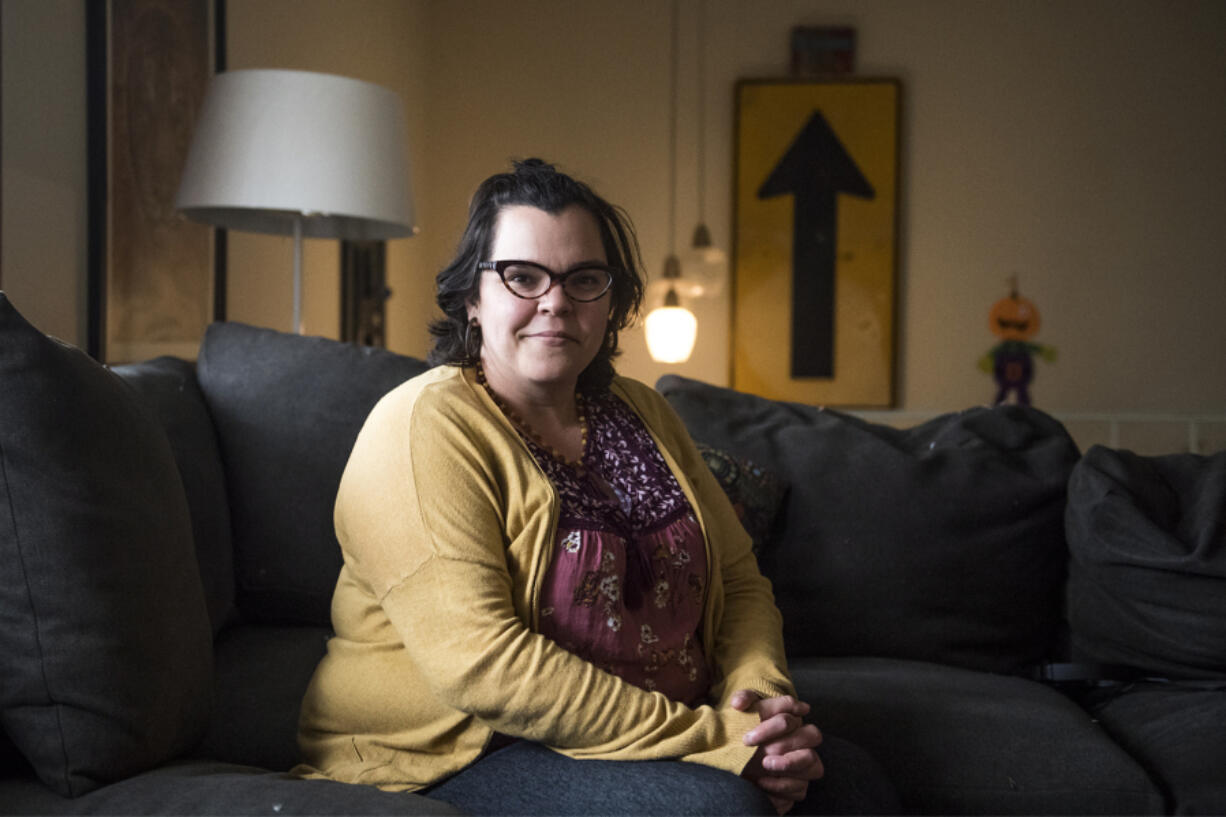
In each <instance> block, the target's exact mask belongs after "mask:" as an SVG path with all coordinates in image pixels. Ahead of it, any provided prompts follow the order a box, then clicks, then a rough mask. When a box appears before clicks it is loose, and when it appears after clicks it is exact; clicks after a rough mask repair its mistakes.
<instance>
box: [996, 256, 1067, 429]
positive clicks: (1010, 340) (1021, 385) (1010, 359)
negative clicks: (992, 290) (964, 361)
mask: <svg viewBox="0 0 1226 817" xmlns="http://www.w3.org/2000/svg"><path fill="white" fill-rule="evenodd" d="M1009 282H1010V289H1011V291H1010V293H1009V297H1007V298H1001V299H1000V300H999V301H997V302H996V303H994V304H993V305H992V310H991V312H989V313H988V323H989V325H990V326H991V329H992V334H994V335H996V336H997V337H998V338H1000V343H998V344H996V345H995V346H993V347H992V349H991V351H989V352H988V353H987V354H986V355H984V356H983V357H982V358H980V360H979V368H981V369H983V370H984V371H985V372H989V373H990V374H991V375H992V376H993V377H994V378H995V379H996V385H997V391H996V399H995V401H993V405H997V406H999V405H1000V404H1001V403H1003V402H1005V399H1006V398H1007V397H1008V396H1009V392H1011V391H1012V392H1014V393H1015V394H1016V395H1017V402H1019V403H1022V404H1024V405H1027V406H1028V405H1030V381H1031V379H1032V378H1033V377H1034V362H1033V359H1032V356H1033V355H1036V354H1037V355H1039V356H1040V357H1042V358H1043V359H1044V360H1046V361H1048V362H1050V361H1053V360H1055V359H1056V350H1055V349H1054V348H1053V347H1051V346H1043V345H1041V344H1038V343H1032V342H1031V338H1033V337H1034V336H1035V335H1036V334H1037V333H1038V331H1039V309H1038V307H1036V306H1035V305H1034V303H1033V302H1032V301H1031V300H1030V299H1028V298H1023V297H1022V296H1020V295H1018V294H1017V278H1016V277H1013V278H1010V279H1009Z"/></svg>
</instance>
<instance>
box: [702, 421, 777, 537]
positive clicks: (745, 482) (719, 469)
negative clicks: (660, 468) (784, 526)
mask: <svg viewBox="0 0 1226 817" xmlns="http://www.w3.org/2000/svg"><path fill="white" fill-rule="evenodd" d="M697 445H698V453H700V454H702V458H703V460H704V461H705V462H706V463H707V467H708V468H710V469H711V473H712V474H714V475H715V479H716V480H717V481H718V482H719V484H720V487H721V488H723V489H724V493H725V494H727V495H728V499H729V501H731V502H732V507H733V509H734V510H735V511H736V515H737V518H739V519H740V520H741V524H742V525H744V526H745V530H746V531H748V533H749V536H750V538H751V539H753V551H754V553H761V552H762V550H763V549H764V548H765V547H766V545H767V544H768V543H769V542H770V537H771V531H772V530H773V529H774V527H775V519H776V517H777V516H778V515H779V509H780V508H781V507H782V506H783V500H784V497H786V496H787V492H788V486H787V484H786V483H784V482H783V480H781V479H780V478H779V477H778V476H776V475H775V474H774V473H772V472H771V471H768V470H767V469H765V468H763V467H762V466H760V465H758V464H756V463H754V462H751V461H749V460H746V459H742V458H740V457H737V456H734V455H732V454H729V453H728V452H727V451H722V450H720V449H718V448H712V447H711V446H709V445H704V444H703V443H698V444H697Z"/></svg>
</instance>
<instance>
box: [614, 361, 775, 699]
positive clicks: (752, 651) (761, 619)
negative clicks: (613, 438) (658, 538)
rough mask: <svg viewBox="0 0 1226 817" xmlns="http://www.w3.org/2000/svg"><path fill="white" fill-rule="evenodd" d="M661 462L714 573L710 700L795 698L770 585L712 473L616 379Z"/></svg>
mask: <svg viewBox="0 0 1226 817" xmlns="http://www.w3.org/2000/svg"><path fill="white" fill-rule="evenodd" d="M618 382H619V383H620V385H621V386H622V388H623V389H624V390H625V394H626V395H627V398H628V399H630V400H631V402H632V403H633V404H634V405H635V406H636V408H637V409H638V410H639V413H640V415H642V416H643V417H644V419H645V420H646V422H647V424H648V427H649V428H650V429H651V430H652V432H653V433H654V434H655V435H656V437H657V439H658V440H659V441H660V442H661V444H662V448H663V449H664V452H665V455H666V456H671V457H672V458H673V459H675V460H676V463H677V467H678V468H679V470H680V471H681V472H682V473H683V474H684V476H685V479H686V480H687V481H688V482H689V486H690V489H691V491H692V493H693V497H694V502H695V504H696V505H697V510H698V512H699V518H700V519H701V520H702V525H703V529H704V531H705V533H706V535H707V538H708V541H709V542H710V551H711V555H712V560H713V567H712V569H713V570H719V572H720V579H721V580H720V582H719V583H713V587H718V588H720V597H719V598H713V599H711V600H710V602H709V608H710V609H709V616H708V626H710V627H711V628H712V631H713V636H714V648H713V651H712V655H711V656H710V657H709V658H710V660H711V661H712V662H713V663H714V665H715V669H716V670H717V674H716V680H715V683H714V684H713V686H712V688H711V694H710V699H711V700H712V702H713V703H714V704H715V705H716V706H717V707H724V706H727V705H728V700H729V699H730V698H731V697H732V694H733V693H735V692H736V691H737V690H741V689H748V690H751V691H753V692H756V693H758V694H759V695H761V696H762V697H764V698H769V697H772V696H775V695H794V694H795V688H794V687H793V685H792V680H791V677H790V676H789V674H788V672H787V659H786V656H785V652H784V647H783V619H782V617H781V616H780V614H779V610H778V608H777V607H776V606H775V599H774V595H773V593H772V592H771V587H770V582H769V581H768V580H767V579H766V578H765V577H764V576H763V575H762V574H761V572H760V571H759V570H758V563H757V558H756V557H755V556H754V554H753V542H752V539H751V538H750V536H749V534H748V533H747V532H746V531H745V528H744V526H743V525H742V524H741V522H740V520H739V519H738V518H737V516H736V511H735V510H734V509H733V507H732V503H731V502H730V501H729V500H728V496H727V494H725V493H724V490H723V488H721V487H720V485H719V482H718V481H717V480H716V479H715V477H714V475H712V473H711V470H710V468H708V467H707V464H706V462H705V461H704V460H703V458H702V455H701V454H700V453H699V452H698V448H697V447H696V446H695V444H694V441H693V439H691V437H690V435H689V432H688V431H687V430H686V428H685V425H684V423H683V422H682V421H681V418H680V417H678V416H677V413H676V412H675V411H674V410H673V408H672V406H670V405H669V404H668V401H666V400H665V399H664V397H663V396H662V395H660V393H659V392H657V391H655V390H654V389H651V388H649V387H647V386H645V385H643V384H641V383H638V382H636V381H633V380H628V379H625V378H621V379H619V381H618Z"/></svg>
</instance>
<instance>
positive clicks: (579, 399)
mask: <svg viewBox="0 0 1226 817" xmlns="http://www.w3.org/2000/svg"><path fill="white" fill-rule="evenodd" d="M477 382H478V383H480V384H481V387H482V388H484V389H485V393H486V394H488V395H489V396H490V399H491V400H493V401H494V404H495V405H497V406H498V408H499V410H501V411H502V413H503V414H505V415H506V418H507V419H508V420H510V421H511V424H512V425H514V426H515V427H516V428H517V429H519V430H520V431H521V432H522V433H523V434H524V435H525V436H527V437H530V438H532V441H533V442H535V443H536V444H537V445H539V446H540V447H541V448H543V449H545V450H546V451H548V452H549V456H551V457H553V458H554V459H555V460H557V461H558V462H560V463H562V464H563V465H568V466H570V467H571V468H574V469H575V470H576V471H578V473H579V475H580V476H583V475H584V473H585V471H586V469H585V468H584V466H583V457H584V456H585V455H586V454H587V415H585V414H584V412H583V395H581V394H580V393H579V392H575V410H576V412H577V413H578V414H579V439H580V444H579V459H577V460H569V459H567V458H566V457H564V456H562V452H561V451H559V450H558V449H556V448H554V447H553V446H552V445H550V444H549V443H547V442H545V438H544V437H542V436H541V435H540V434H538V433H537V432H536V429H534V428H533V427H532V426H530V425H528V421H527V420H525V419H524V418H523V417H520V416H519V413H518V412H516V411H515V409H513V408H511V407H510V406H509V405H507V402H506V401H505V400H503V399H502V398H501V397H499V396H498V393H497V392H496V391H494V389H493V388H492V387H491V386H490V383H489V381H488V380H486V379H485V369H483V368H482V367H481V362H480V361H477Z"/></svg>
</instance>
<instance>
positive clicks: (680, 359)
mask: <svg viewBox="0 0 1226 817" xmlns="http://www.w3.org/2000/svg"><path fill="white" fill-rule="evenodd" d="M677 15H678V9H677V0H672V55H671V56H672V66H671V74H672V76H671V82H670V91H669V94H670V96H669V129H668V173H669V178H668V257H667V258H665V259H664V274H663V275H662V276H661V277H662V279H663V281H664V282H666V284H667V286H668V290H667V292H666V293H665V294H664V299H663V303H662V304H661V305H660V306H658V307H656V308H655V309H653V310H651V312H649V313H648V315H647V320H646V323H645V329H646V333H647V350H648V352H650V353H651V357H652V359H653V360H655V361H657V362H660V363H684V362H685V361H687V360H689V359H690V355H691V354H692V353H693V351H694V341H695V339H696V338H697V335H698V319H697V318H695V317H694V313H693V312H690V310H688V309H686V308H685V307H684V306H682V305H681V298H680V296H679V295H678V294H677V283H678V281H680V279H681V260H680V259H679V258H678V257H677V252H676V235H677V59H678V47H677V39H678V19H677Z"/></svg>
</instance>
